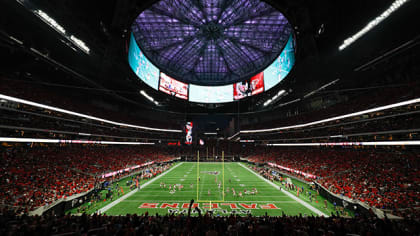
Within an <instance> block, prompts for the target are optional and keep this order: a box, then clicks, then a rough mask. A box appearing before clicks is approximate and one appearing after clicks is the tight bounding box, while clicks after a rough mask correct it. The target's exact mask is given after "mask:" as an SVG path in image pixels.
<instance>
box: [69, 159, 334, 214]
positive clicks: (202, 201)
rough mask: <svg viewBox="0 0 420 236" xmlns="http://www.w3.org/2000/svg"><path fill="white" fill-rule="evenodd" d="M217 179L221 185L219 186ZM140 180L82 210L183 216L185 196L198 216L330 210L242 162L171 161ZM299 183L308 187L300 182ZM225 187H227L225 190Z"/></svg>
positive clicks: (186, 202) (306, 212) (324, 211)
mask: <svg viewBox="0 0 420 236" xmlns="http://www.w3.org/2000/svg"><path fill="white" fill-rule="evenodd" d="M223 165H224V166H223ZM197 166H198V167H199V169H198V170H197ZM223 169H224V174H223ZM197 172H198V173H197ZM197 175H198V176H199V179H200V180H199V181H198V178H197ZM223 175H224V176H223ZM223 179H224V181H223ZM294 182H296V181H294ZM219 183H221V187H220V189H219V187H218V184H219ZM140 184H141V185H143V186H142V188H141V189H140V190H134V191H132V192H129V193H128V192H126V193H125V196H124V197H122V198H119V199H117V200H115V199H114V201H113V202H112V204H111V205H108V207H105V208H104V206H106V205H107V204H105V203H106V202H103V203H101V204H100V205H99V206H97V207H95V208H91V209H89V210H88V211H87V213H93V212H95V211H97V210H100V211H101V212H102V213H106V214H107V215H125V214H144V213H145V212H148V213H149V214H156V213H158V214H160V215H163V214H168V213H178V214H179V213H184V214H186V213H187V211H188V205H189V203H190V200H191V199H194V201H195V203H196V204H198V205H194V206H193V208H194V207H195V206H198V208H199V209H200V211H201V214H204V212H205V211H209V210H211V211H212V214H214V215H226V214H231V213H235V214H240V215H246V214H252V215H265V214H267V215H282V214H286V215H299V214H302V215H321V214H325V215H330V213H331V211H332V210H333V206H332V204H331V203H328V208H327V209H325V208H324V199H323V198H322V197H320V196H318V197H317V200H318V202H316V201H313V202H310V201H309V198H308V196H305V195H304V194H300V196H299V197H296V192H294V191H286V190H282V191H280V190H279V188H278V185H279V184H280V183H275V182H274V183H271V184H270V183H269V182H268V181H266V180H264V179H262V178H261V177H260V176H258V175H256V174H255V173H254V172H253V171H252V170H251V169H249V168H248V167H247V166H246V164H244V163H224V164H223V163H220V162H219V163H203V162H202V163H199V165H197V163H192V162H180V163H175V164H174V165H173V167H171V169H169V170H168V171H166V172H165V173H163V174H161V175H159V176H157V177H155V178H153V179H151V180H149V181H148V182H141V183H140ZM163 184H164V185H165V187H163ZM191 184H192V186H191ZM169 185H172V186H173V185H176V186H178V185H182V186H183V188H182V189H181V190H179V188H178V187H177V188H176V191H170V190H169ZM299 185H302V186H306V187H305V188H307V187H308V186H307V185H305V184H303V183H300V182H299ZM120 186H121V185H120ZM232 188H233V189H235V191H236V196H233V193H232ZM254 188H255V189H256V190H257V191H258V193H256V194H244V190H245V189H246V190H247V191H252V190H253V189H254ZM226 189H229V192H227V191H226ZM239 192H242V195H243V196H242V197H239V196H238V195H239ZM223 193H224V194H223ZM108 203H109V202H108ZM305 205H306V206H305ZM110 206H112V207H110ZM109 207H110V208H109ZM108 208H109V209H108ZM72 212H73V213H74V212H75V211H74V210H73V211H72ZM192 214H193V215H197V214H198V212H197V211H195V210H193V211H192Z"/></svg>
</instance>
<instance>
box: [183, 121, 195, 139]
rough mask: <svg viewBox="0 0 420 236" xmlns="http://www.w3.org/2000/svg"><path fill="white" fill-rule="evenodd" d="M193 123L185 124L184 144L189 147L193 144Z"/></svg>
mask: <svg viewBox="0 0 420 236" xmlns="http://www.w3.org/2000/svg"><path fill="white" fill-rule="evenodd" d="M193 128H194V126H193V122H191V121H189V122H187V123H186V124H185V144H187V145H191V144H192V142H193Z"/></svg>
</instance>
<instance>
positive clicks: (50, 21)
mask: <svg viewBox="0 0 420 236" xmlns="http://www.w3.org/2000/svg"><path fill="white" fill-rule="evenodd" d="M18 2H19V3H20V4H22V5H24V3H23V2H22V1H18ZM32 12H33V13H34V14H35V15H36V16H38V17H39V18H40V19H41V20H42V21H43V22H45V23H46V24H47V25H49V26H50V27H51V28H53V29H54V30H55V31H57V32H58V33H59V34H61V35H62V36H63V37H65V38H66V39H67V40H69V41H70V42H72V43H73V45H75V46H77V47H78V48H79V49H80V50H82V51H83V52H85V53H86V54H90V48H89V47H88V46H86V44H85V42H83V41H82V40H80V39H79V38H77V37H76V36H74V35H68V34H67V32H66V30H65V29H64V27H63V26H61V25H60V24H58V23H57V21H55V20H54V19H53V18H52V17H50V16H49V15H48V14H47V13H45V12H43V11H42V10H39V9H37V10H32ZM69 47H70V46H69ZM71 48H72V49H74V48H73V47H71Z"/></svg>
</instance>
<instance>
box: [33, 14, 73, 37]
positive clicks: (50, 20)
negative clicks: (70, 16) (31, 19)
mask: <svg viewBox="0 0 420 236" xmlns="http://www.w3.org/2000/svg"><path fill="white" fill-rule="evenodd" d="M34 13H35V15H37V16H39V17H40V18H41V20H42V21H44V22H45V23H46V24H47V25H49V26H50V27H51V28H53V29H55V30H56V31H58V32H59V33H61V34H66V30H65V29H64V28H63V26H61V25H60V24H58V23H57V21H55V20H54V19H53V18H51V17H50V16H49V15H48V14H47V13H45V12H43V11H41V10H35V11H34Z"/></svg>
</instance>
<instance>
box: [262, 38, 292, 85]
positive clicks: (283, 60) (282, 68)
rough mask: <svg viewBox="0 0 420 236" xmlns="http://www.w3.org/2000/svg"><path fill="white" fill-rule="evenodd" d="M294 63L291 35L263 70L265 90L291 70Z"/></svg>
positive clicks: (278, 81)
mask: <svg viewBox="0 0 420 236" xmlns="http://www.w3.org/2000/svg"><path fill="white" fill-rule="evenodd" d="M294 64H295V50H294V48H293V37H292V35H291V36H290V37H289V41H288V42H287V44H286V46H285V47H284V49H283V51H282V52H281V54H280V56H279V57H278V58H277V59H276V60H275V61H274V62H273V63H272V64H271V65H270V66H268V67H267V68H266V69H265V70H264V87H265V91H267V90H269V89H271V88H272V87H274V86H276V85H277V84H278V83H280V82H281V81H282V80H283V79H284V78H285V77H286V76H287V74H289V72H290V71H291V70H292V68H293V65H294Z"/></svg>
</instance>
